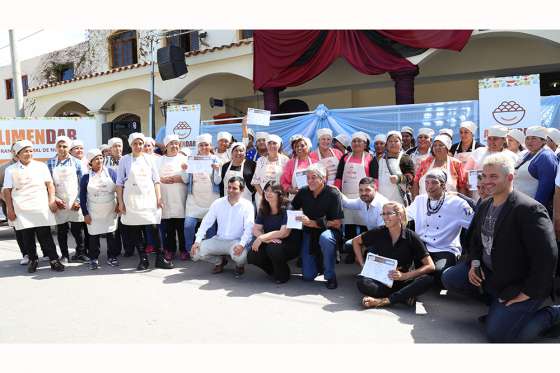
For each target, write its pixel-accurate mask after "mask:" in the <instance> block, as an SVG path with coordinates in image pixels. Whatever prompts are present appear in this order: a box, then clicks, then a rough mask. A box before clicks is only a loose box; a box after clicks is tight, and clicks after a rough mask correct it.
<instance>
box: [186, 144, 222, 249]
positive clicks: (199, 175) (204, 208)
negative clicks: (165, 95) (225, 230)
mask: <svg viewBox="0 0 560 373" xmlns="http://www.w3.org/2000/svg"><path fill="white" fill-rule="evenodd" d="M196 145H197V148H198V153H197V156H198V157H205V158H206V157H207V158H208V159H210V160H211V161H212V166H211V168H210V169H209V170H206V171H202V170H201V172H195V173H191V172H188V164H187V165H185V166H183V170H184V171H185V174H184V175H185V180H186V184H187V203H186V206H185V226H184V232H185V249H186V250H187V252H186V254H181V260H188V259H189V258H190V257H191V255H190V250H191V247H192V245H193V243H194V235H195V232H196V225H197V224H198V223H200V221H202V218H204V216H205V215H206V213H207V212H208V209H209V208H210V205H212V202H214V201H215V200H217V199H218V198H220V187H219V186H218V185H215V184H214V183H213V182H212V173H213V172H219V169H220V165H219V161H218V158H217V157H216V156H215V155H214V154H212V135H210V134H208V133H203V134H201V135H199V136H198V137H197V138H196ZM187 172H188V173H187ZM215 234H216V226H215V225H213V226H211V227H210V228H208V231H207V232H206V238H211V237H213V236H214V235H215Z"/></svg>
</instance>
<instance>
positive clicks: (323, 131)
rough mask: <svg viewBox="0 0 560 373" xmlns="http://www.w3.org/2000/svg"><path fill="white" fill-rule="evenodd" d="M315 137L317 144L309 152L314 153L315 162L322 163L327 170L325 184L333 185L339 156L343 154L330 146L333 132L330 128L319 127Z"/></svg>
mask: <svg viewBox="0 0 560 373" xmlns="http://www.w3.org/2000/svg"><path fill="white" fill-rule="evenodd" d="M317 139H318V140H319V144H318V147H317V150H315V151H313V152H311V153H312V154H313V153H315V155H316V156H317V159H318V160H319V161H318V162H317V163H319V164H321V165H323V167H325V169H326V170H327V184H328V185H331V186H332V185H334V180H335V179H336V171H337V169H338V163H339V161H340V158H342V156H343V155H344V153H342V152H341V151H340V150H338V149H336V148H333V147H332V140H333V133H332V130H331V129H330V128H320V129H318V130H317Z"/></svg>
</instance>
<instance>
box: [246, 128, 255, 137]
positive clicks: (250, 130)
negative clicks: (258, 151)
mask: <svg viewBox="0 0 560 373" xmlns="http://www.w3.org/2000/svg"><path fill="white" fill-rule="evenodd" d="M247 135H248V136H252V137H253V138H255V130H254V129H252V128H247Z"/></svg>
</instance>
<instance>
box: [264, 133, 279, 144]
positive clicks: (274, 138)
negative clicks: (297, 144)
mask: <svg viewBox="0 0 560 373" xmlns="http://www.w3.org/2000/svg"><path fill="white" fill-rule="evenodd" d="M266 142H275V143H277V144H278V145H280V144H282V138H281V137H280V136H278V135H273V134H271V133H269V134H268V136H267V137H266Z"/></svg>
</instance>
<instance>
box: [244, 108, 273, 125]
mask: <svg viewBox="0 0 560 373" xmlns="http://www.w3.org/2000/svg"><path fill="white" fill-rule="evenodd" d="M247 124H248V125H249V126H266V127H268V126H269V125H270V111H268V110H261V109H253V108H249V109H247Z"/></svg>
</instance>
